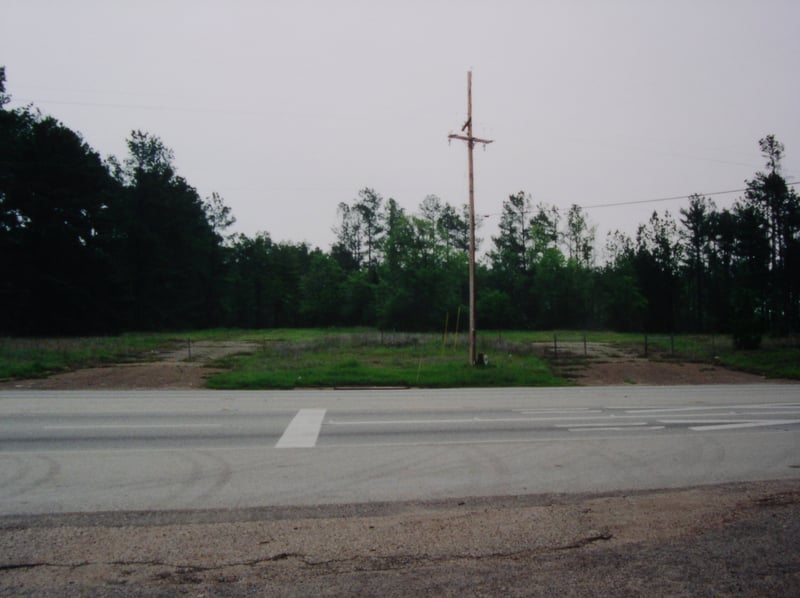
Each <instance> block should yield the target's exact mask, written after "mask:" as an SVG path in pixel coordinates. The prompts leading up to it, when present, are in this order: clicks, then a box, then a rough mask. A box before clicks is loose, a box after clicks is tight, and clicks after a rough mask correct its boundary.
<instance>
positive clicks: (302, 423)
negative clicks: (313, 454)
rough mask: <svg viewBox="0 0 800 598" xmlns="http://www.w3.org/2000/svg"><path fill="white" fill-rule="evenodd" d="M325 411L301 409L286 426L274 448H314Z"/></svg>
mask: <svg viewBox="0 0 800 598" xmlns="http://www.w3.org/2000/svg"><path fill="white" fill-rule="evenodd" d="M326 411H327V410H326V409H301V410H300V411H298V412H297V415H295V416H294V419H293V420H292V421H291V422H289V425H288V426H286V430H284V432H283V436H281V438H280V440H278V443H277V444H276V445H275V448H311V447H314V446H316V444H317V437H318V436H319V429H320V428H321V427H322V420H323V419H325V412H326Z"/></svg>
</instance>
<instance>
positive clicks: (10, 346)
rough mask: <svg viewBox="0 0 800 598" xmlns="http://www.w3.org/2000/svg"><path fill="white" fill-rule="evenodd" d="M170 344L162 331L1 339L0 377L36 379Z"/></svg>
mask: <svg viewBox="0 0 800 598" xmlns="http://www.w3.org/2000/svg"><path fill="white" fill-rule="evenodd" d="M172 343H173V341H172V339H171V337H170V336H169V335H164V334H123V335H120V336H96V337H73V338H0V380H8V379H12V378H35V377H39V376H44V375H47V374H50V373H54V372H59V371H63V370H68V369H74V368H77V367H85V366H89V365H97V364H101V363H119V362H125V361H130V360H132V359H134V358H135V359H143V358H144V357H146V355H147V353H148V352H150V351H154V350H156V349H158V348H162V347H168V346H170V345H171V344H172Z"/></svg>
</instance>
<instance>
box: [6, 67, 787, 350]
mask: <svg viewBox="0 0 800 598" xmlns="http://www.w3.org/2000/svg"><path fill="white" fill-rule="evenodd" d="M3 83H4V73H3V72H2V70H0V85H2V84H3ZM7 103H8V96H6V95H5V89H4V87H0V255H2V258H1V259H2V268H3V276H2V278H0V301H1V302H2V310H1V311H0V314H1V315H0V334H15V335H36V334H48V335H52V334H89V333H92V334H98V333H101V334H102V333H116V332H121V331H126V330H170V329H174V330H177V329H190V328H206V327H213V326H237V327H253V328H256V327H258V328H261V327H295V326H335V325H369V326H378V327H382V328H388V329H406V330H420V329H426V330H438V329H441V328H442V327H443V325H444V320H445V317H446V316H445V314H449V317H450V322H453V321H454V320H455V318H456V317H457V314H458V313H459V312H460V313H461V318H462V320H461V321H462V326H463V322H466V321H467V313H466V307H465V305H466V303H467V292H468V280H467V268H468V266H467V260H468V257H467V251H468V238H469V231H468V224H467V223H468V214H467V212H466V209H465V208H464V207H461V208H455V207H453V206H451V205H449V204H448V203H446V202H443V201H442V200H441V199H439V198H438V197H436V196H429V197H426V198H425V199H424V201H423V202H422V203H421V205H420V206H419V209H418V210H417V212H416V213H413V214H411V213H408V212H406V211H405V210H404V209H403V208H402V207H400V206H399V205H398V204H397V202H396V201H395V200H393V199H391V198H390V199H387V200H384V198H383V197H382V196H381V195H380V194H379V193H378V192H376V191H375V190H373V189H369V188H365V189H363V190H361V191H360V192H359V193H358V196H357V197H356V198H355V199H354V200H353V202H352V203H350V204H348V203H342V204H340V205H339V206H338V212H337V223H336V226H335V228H334V231H335V233H336V242H335V243H334V245H333V246H332V247H331V248H330V250H328V251H323V250H320V249H318V248H313V249H312V248H311V247H309V246H308V245H306V244H302V243H277V242H274V241H273V240H272V239H271V238H270V236H269V234H267V233H260V234H258V235H255V236H254V237H249V236H246V235H230V234H228V232H227V231H228V230H229V227H230V226H231V224H233V222H234V218H233V216H232V214H231V211H230V209H229V208H228V207H227V206H225V204H224V201H223V199H222V198H221V197H219V196H218V195H216V194H212V195H211V197H208V198H201V197H200V196H199V195H198V193H197V191H196V189H194V188H193V187H192V186H191V185H190V184H189V183H188V182H187V181H186V180H185V179H183V178H182V177H180V176H179V175H178V174H177V173H176V172H175V168H174V165H173V160H174V156H173V155H172V152H171V151H170V150H169V149H168V148H167V147H166V146H165V145H164V144H163V143H162V141H161V140H160V139H159V138H158V137H156V136H153V135H150V134H148V133H143V132H139V131H134V132H133V133H132V134H131V136H130V138H129V139H128V142H127V145H128V155H127V156H126V157H125V158H124V159H122V160H118V159H115V158H109V159H107V160H103V159H102V158H101V157H100V156H99V155H98V154H97V153H96V152H95V151H94V150H93V149H92V148H91V147H90V146H89V145H88V144H87V143H85V142H84V140H83V139H82V138H81V137H80V135H78V134H77V133H75V132H74V131H72V130H70V129H69V128H67V127H66V126H64V125H63V124H61V123H60V122H58V121H57V120H55V119H53V118H52V117H49V116H44V115H42V114H40V113H39V112H38V111H36V110H35V109H34V108H33V107H27V108H20V109H15V110H7V109H5V105H6V104H7ZM760 145H761V150H762V152H763V154H764V157H765V159H766V169H765V171H764V172H758V173H756V174H755V176H754V178H753V180H751V181H749V182H748V186H747V191H746V193H745V194H744V196H743V197H742V198H740V199H739V200H738V201H737V202H736V203H735V204H734V206H733V207H732V208H727V209H719V208H717V207H716V206H715V205H714V203H713V202H712V201H711V200H710V199H708V198H705V197H700V196H694V197H692V198H691V199H690V201H689V205H688V207H686V208H684V209H681V210H680V214H679V220H678V221H676V220H675V219H674V218H673V217H672V216H671V215H670V214H668V213H666V212H665V213H663V214H658V213H653V216H652V217H651V219H650V220H649V221H648V222H647V223H645V224H642V225H641V226H640V227H639V229H638V231H637V233H636V234H635V235H633V236H628V235H625V234H622V233H619V232H617V233H615V234H613V235H609V237H608V239H607V242H606V247H605V252H604V254H603V255H602V256H601V255H597V251H596V245H597V240H596V238H595V236H596V235H595V228H594V227H593V226H592V225H591V224H590V223H589V221H588V219H587V217H586V214H585V213H584V212H583V211H582V210H581V208H579V207H578V206H572V207H571V208H570V209H569V210H568V211H567V213H566V214H562V213H561V212H560V211H559V210H558V209H557V208H556V207H555V206H550V205H544V204H538V205H536V206H534V205H532V201H531V198H530V196H529V195H528V194H526V193H525V192H519V193H515V194H513V195H511V196H510V197H509V198H508V199H507V200H506V201H505V202H504V204H503V212H502V216H501V220H500V226H499V232H498V234H497V236H496V237H492V238H491V239H490V240H489V241H488V242H486V241H483V244H484V245H485V246H486V247H485V249H486V251H485V252H484V256H485V257H484V258H483V259H481V260H480V262H479V265H478V272H477V288H478V298H477V309H476V311H477V312H478V313H477V319H478V323H479V326H480V327H481V328H539V329H547V328H612V329H617V330H642V331H650V332H657V331H701V332H734V333H735V334H736V337H737V339H738V340H739V342H740V344H741V345H747V344H748V343H750V344H752V343H754V342H757V340H758V339H759V338H760V334H761V333H763V332H771V333H775V334H784V333H789V332H796V331H797V330H798V324H800V309H799V307H800V288H799V287H800V202H798V197H797V195H796V193H795V191H794V189H792V188H791V186H790V185H787V183H786V180H785V179H784V178H783V176H782V175H781V172H780V161H781V158H782V155H783V151H784V148H783V146H782V145H781V144H780V142H778V141H777V140H776V139H775V138H774V136H771V135H770V136H767V137H765V138H764V139H762V140H761V141H760ZM451 325H452V324H451Z"/></svg>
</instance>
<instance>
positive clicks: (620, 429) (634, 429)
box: [567, 426, 666, 432]
mask: <svg viewBox="0 0 800 598" xmlns="http://www.w3.org/2000/svg"><path fill="white" fill-rule="evenodd" d="M665 427H666V426H638V427H628V428H623V427H620V426H602V427H600V426H598V427H596V428H567V430H569V431H570V432H638V431H640V430H663V429H664V428H665Z"/></svg>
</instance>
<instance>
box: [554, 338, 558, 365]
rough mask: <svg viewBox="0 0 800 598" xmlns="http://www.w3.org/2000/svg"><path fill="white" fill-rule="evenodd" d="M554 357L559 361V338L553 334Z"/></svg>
mask: <svg viewBox="0 0 800 598" xmlns="http://www.w3.org/2000/svg"><path fill="white" fill-rule="evenodd" d="M553 356H554V357H555V359H558V337H557V336H556V334H555V333H553Z"/></svg>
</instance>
